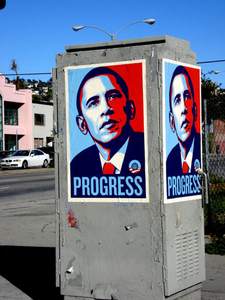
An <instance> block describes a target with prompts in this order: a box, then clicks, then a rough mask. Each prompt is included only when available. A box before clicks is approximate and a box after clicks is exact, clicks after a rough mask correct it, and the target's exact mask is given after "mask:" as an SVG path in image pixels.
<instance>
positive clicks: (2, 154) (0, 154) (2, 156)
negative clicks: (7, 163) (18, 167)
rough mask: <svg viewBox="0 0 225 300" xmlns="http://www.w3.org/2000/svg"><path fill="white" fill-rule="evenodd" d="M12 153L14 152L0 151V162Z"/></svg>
mask: <svg viewBox="0 0 225 300" xmlns="http://www.w3.org/2000/svg"><path fill="white" fill-rule="evenodd" d="M14 152H15V150H2V151H0V160H1V159H3V158H5V157H8V156H11V155H12V154H13V153H14Z"/></svg>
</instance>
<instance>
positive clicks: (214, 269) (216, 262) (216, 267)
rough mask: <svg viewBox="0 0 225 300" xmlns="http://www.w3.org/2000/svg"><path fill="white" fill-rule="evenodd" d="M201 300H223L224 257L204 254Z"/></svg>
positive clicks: (224, 291)
mask: <svg viewBox="0 0 225 300" xmlns="http://www.w3.org/2000/svg"><path fill="white" fill-rule="evenodd" d="M202 300H225V256H221V255H209V254H206V281H205V282H204V283H203V288H202Z"/></svg>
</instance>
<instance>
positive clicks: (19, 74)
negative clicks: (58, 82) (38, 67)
mask: <svg viewBox="0 0 225 300" xmlns="http://www.w3.org/2000/svg"><path fill="white" fill-rule="evenodd" d="M1 75H2V76H21V75H23V76H25V75H52V73H51V72H42V73H18V74H15V73H9V74H2V73H0V76H1Z"/></svg>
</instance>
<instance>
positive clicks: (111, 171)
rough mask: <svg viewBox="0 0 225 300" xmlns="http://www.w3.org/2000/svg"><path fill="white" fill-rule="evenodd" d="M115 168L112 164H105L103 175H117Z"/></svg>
mask: <svg viewBox="0 0 225 300" xmlns="http://www.w3.org/2000/svg"><path fill="white" fill-rule="evenodd" d="M115 170H116V168H115V166H114V165H113V164H111V163H105V164H104V166H103V170H102V171H103V174H104V175H106V174H108V175H109V174H114V173H115Z"/></svg>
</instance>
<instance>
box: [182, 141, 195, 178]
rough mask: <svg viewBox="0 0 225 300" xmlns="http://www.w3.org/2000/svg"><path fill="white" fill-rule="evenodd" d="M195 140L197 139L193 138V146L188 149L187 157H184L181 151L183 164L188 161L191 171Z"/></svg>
mask: <svg viewBox="0 0 225 300" xmlns="http://www.w3.org/2000/svg"><path fill="white" fill-rule="evenodd" d="M194 141H195V139H193V141H192V144H191V148H190V150H189V151H188V155H187V156H186V159H184V157H183V155H182V151H181V152H180V153H181V164H182V165H183V162H184V161H186V163H187V164H188V167H189V173H190V172H191V164H192V158H193V149H194Z"/></svg>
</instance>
